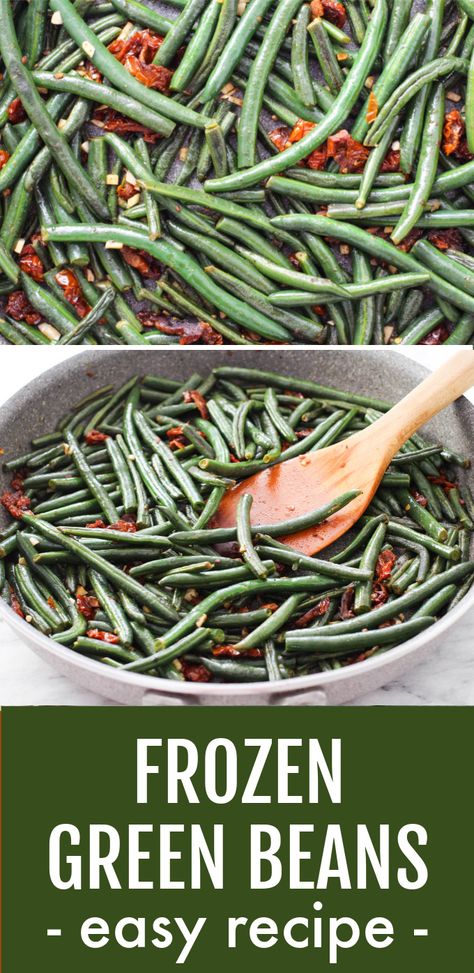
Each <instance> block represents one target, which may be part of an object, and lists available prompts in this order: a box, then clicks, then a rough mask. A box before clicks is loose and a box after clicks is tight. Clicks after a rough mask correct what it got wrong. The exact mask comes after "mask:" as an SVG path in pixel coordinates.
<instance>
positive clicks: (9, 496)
mask: <svg viewBox="0 0 474 973" xmlns="http://www.w3.org/2000/svg"><path fill="white" fill-rule="evenodd" d="M0 503H1V504H2V505H3V506H4V507H5V510H8V513H9V514H10V517H14V518H15V520H21V518H22V517H23V514H24V512H25V510H29V508H30V507H31V500H30V498H29V497H27V496H25V494H24V493H20V491H19V490H17V491H15V493H11V492H9V491H8V490H5V492H4V493H2V496H1V497H0Z"/></svg>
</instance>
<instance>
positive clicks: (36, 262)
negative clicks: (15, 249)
mask: <svg viewBox="0 0 474 973" xmlns="http://www.w3.org/2000/svg"><path fill="white" fill-rule="evenodd" d="M18 263H19V266H20V270H22V271H23V273H24V274H28V277H32V278H33V280H37V281H41V280H43V276H44V267H43V263H42V260H41V258H40V257H38V254H37V253H36V251H35V248H34V247H33V246H32V245H31V243H25V246H24V247H23V250H22V251H21V254H20V259H19V261H18Z"/></svg>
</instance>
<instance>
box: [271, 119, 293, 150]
mask: <svg viewBox="0 0 474 973" xmlns="http://www.w3.org/2000/svg"><path fill="white" fill-rule="evenodd" d="M290 131H291V130H290V129H289V128H286V126H285V125H280V126H279V127H278V128H274V129H273V130H272V131H271V132H269V133H268V137H269V139H271V141H272V142H273V144H274V145H275V146H276V148H277V149H278V151H279V152H283V151H284V149H286V147H287V145H288V137H289V134H290Z"/></svg>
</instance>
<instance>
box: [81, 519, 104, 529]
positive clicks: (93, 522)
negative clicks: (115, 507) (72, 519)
mask: <svg viewBox="0 0 474 973" xmlns="http://www.w3.org/2000/svg"><path fill="white" fill-rule="evenodd" d="M86 527H92V528H94V527H100V529H101V530H105V529H106V527H107V524H106V523H105V520H91V522H90V524H86Z"/></svg>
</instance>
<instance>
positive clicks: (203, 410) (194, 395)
mask: <svg viewBox="0 0 474 973" xmlns="http://www.w3.org/2000/svg"><path fill="white" fill-rule="evenodd" d="M183 399H184V401H185V402H194V405H195V406H196V408H197V410H198V412H199V415H200V416H201V419H207V418H208V416H209V413H208V411H207V405H206V400H205V398H204V396H203V395H201V393H200V392H198V390H197V389H186V391H185V392H183Z"/></svg>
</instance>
